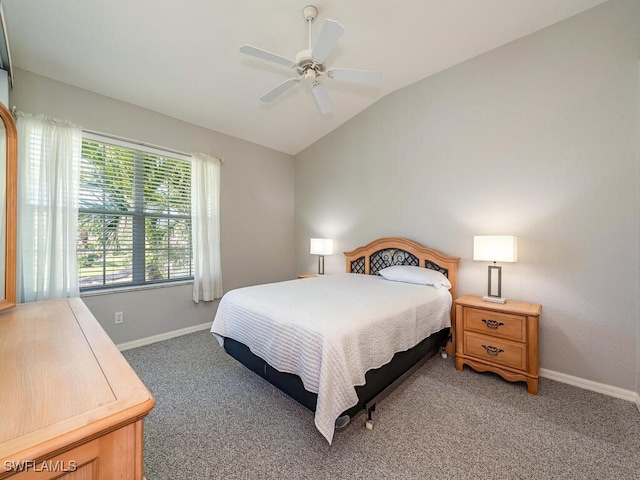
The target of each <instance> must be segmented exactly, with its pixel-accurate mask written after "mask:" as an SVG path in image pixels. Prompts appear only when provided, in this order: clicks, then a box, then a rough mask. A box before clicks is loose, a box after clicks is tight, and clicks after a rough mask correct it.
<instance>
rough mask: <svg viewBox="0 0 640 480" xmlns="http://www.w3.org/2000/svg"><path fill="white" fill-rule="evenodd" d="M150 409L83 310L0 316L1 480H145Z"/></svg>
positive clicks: (58, 305) (40, 309) (70, 303)
mask: <svg viewBox="0 0 640 480" xmlns="http://www.w3.org/2000/svg"><path fill="white" fill-rule="evenodd" d="M153 405H154V399H153V397H152V396H151V395H150V393H149V391H148V390H147V389H146V388H145V386H144V385H143V384H142V382H141V381H140V379H139V378H138V377H137V375H136V374H135V372H134V371H133V370H132V369H131V367H130V366H129V364H128V363H127V361H126V360H125V359H124V357H123V356H122V354H121V353H120V352H119V351H118V349H117V348H116V346H115V345H114V344H113V342H112V341H111V339H110V338H109V337H108V336H107V334H106V333H105V332H104V330H103V329H102V327H101V326H100V325H99V324H98V322H97V320H96V319H95V318H94V317H93V315H92V314H91V312H90V311H89V309H88V308H87V307H86V306H85V304H84V303H83V302H82V300H80V299H77V298H75V299H69V300H56V301H50V302H39V303H32V304H24V305H18V306H17V307H15V308H13V309H12V310H8V311H6V312H3V313H2V314H0V412H2V419H1V421H0V479H4V478H9V477H11V478H12V479H21V480H22V479H38V480H45V479H53V478H56V479H57V478H64V479H74V480H80V479H81V480H85V479H86V480H88V479H100V480H112V479H136V480H142V478H143V464H142V459H143V457H142V453H143V418H144V417H145V415H147V414H148V413H149V411H150V410H151V409H152V408H153Z"/></svg>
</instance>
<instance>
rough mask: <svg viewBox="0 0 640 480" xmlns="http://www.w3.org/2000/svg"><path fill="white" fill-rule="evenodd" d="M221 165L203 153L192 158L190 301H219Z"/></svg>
mask: <svg viewBox="0 0 640 480" xmlns="http://www.w3.org/2000/svg"><path fill="white" fill-rule="evenodd" d="M220 163H221V161H220V160H219V159H217V158H214V157H211V156H209V155H205V154H203V153H194V154H192V163H191V231H192V238H193V241H192V244H193V266H194V268H193V301H194V302H196V303H198V302H199V301H200V300H202V301H204V302H208V301H211V300H214V299H216V298H220V297H222V268H221V267H220Z"/></svg>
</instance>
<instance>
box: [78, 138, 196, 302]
mask: <svg viewBox="0 0 640 480" xmlns="http://www.w3.org/2000/svg"><path fill="white" fill-rule="evenodd" d="M177 157H182V158H177ZM78 211H79V214H78V244H77V252H78V271H79V278H80V288H81V290H86V289H96V288H106V287H113V286H127V285H143V284H149V283H158V282H169V281H176V280H185V279H190V278H192V277H193V265H192V263H193V262H192V247H191V163H190V161H189V157H186V156H184V155H181V154H179V153H175V152H165V151H163V150H160V149H157V148H152V147H143V146H141V145H138V144H134V143H128V142H125V141H122V140H120V139H112V138H109V137H104V138H103V137H101V136H99V135H95V134H88V133H86V132H85V133H83V141H82V160H81V163H80V192H79V209H78Z"/></svg>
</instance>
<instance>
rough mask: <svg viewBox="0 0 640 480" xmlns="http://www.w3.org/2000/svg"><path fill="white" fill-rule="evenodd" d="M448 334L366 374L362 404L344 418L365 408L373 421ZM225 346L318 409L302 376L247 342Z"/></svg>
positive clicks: (360, 389)
mask: <svg viewBox="0 0 640 480" xmlns="http://www.w3.org/2000/svg"><path fill="white" fill-rule="evenodd" d="M448 337H449V328H445V329H443V330H440V331H439V332H436V333H434V334H433V335H431V336H430V337H427V338H425V339H424V340H423V341H422V342H420V343H419V344H418V345H416V346H415V347H413V348H411V349H409V350H405V351H404V352H398V353H396V354H395V355H394V356H393V358H392V359H391V361H390V362H389V363H387V364H386V365H383V366H382V367H380V368H376V369H373V370H369V371H368V372H367V373H366V375H365V381H366V383H365V384H364V385H362V386H358V387H356V393H357V394H358V403H357V404H356V405H354V406H353V407H351V408H349V409H348V410H346V411H345V412H343V413H342V415H341V417H342V416H344V415H347V416H348V418H349V419H352V418H354V417H355V416H356V415H357V414H358V413H359V412H360V411H363V410H364V411H366V412H367V420H369V421H371V420H372V414H373V411H374V410H375V408H376V404H377V403H378V402H380V401H381V400H382V399H383V398H384V397H386V396H387V395H388V394H389V393H391V391H392V390H393V389H394V388H395V387H396V386H397V385H399V384H400V383H402V381H403V380H404V379H405V378H407V377H408V376H409V375H411V374H412V373H413V372H415V371H416V370H417V369H418V368H419V367H420V366H422V365H423V364H424V362H426V361H427V360H428V359H429V358H431V357H432V356H433V355H434V354H435V353H437V352H438V351H439V350H440V348H443V347H444V345H445V343H446V342H447V339H448ZM224 349H225V350H226V352H227V353H228V354H229V355H231V356H232V357H233V358H235V359H236V360H238V361H239V362H240V363H242V364H243V365H244V366H245V367H247V368H248V369H249V370H251V371H253V372H255V373H257V374H258V375H260V376H261V377H262V378H264V379H265V380H266V381H268V382H269V383H271V384H272V385H274V386H275V387H277V388H279V389H280V390H282V391H283V392H284V393H286V394H287V395H289V396H290V397H291V398H293V399H294V400H297V401H298V402H300V403H301V404H302V405H304V406H305V407H307V408H308V409H309V410H311V411H312V412H315V410H316V403H317V400H318V395H317V394H315V393H312V392H309V391H308V390H306V389H305V388H304V385H303V383H302V379H301V378H300V377H299V376H298V375H295V374H292V373H285V372H280V371H278V370H276V369H275V368H273V367H272V366H271V365H269V364H268V363H267V362H265V361H264V360H263V359H262V358H260V357H258V356H257V355H254V354H253V353H252V352H251V350H249V348H248V347H247V346H246V345H244V344H243V343H240V342H238V341H236V340H233V339H231V338H225V339H224Z"/></svg>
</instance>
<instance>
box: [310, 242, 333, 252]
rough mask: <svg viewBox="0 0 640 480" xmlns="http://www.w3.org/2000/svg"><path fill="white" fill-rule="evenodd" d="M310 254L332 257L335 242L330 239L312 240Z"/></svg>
mask: <svg viewBox="0 0 640 480" xmlns="http://www.w3.org/2000/svg"><path fill="white" fill-rule="evenodd" d="M309 253H311V254H313V255H331V254H332V253H333V240H331V239H330V238H312V239H311V248H310V249H309Z"/></svg>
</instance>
